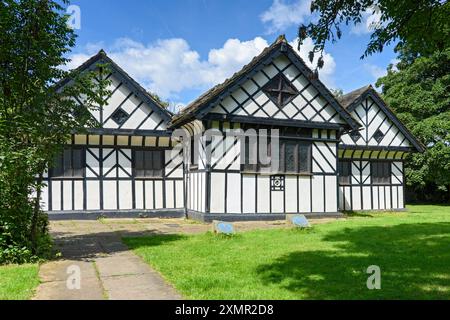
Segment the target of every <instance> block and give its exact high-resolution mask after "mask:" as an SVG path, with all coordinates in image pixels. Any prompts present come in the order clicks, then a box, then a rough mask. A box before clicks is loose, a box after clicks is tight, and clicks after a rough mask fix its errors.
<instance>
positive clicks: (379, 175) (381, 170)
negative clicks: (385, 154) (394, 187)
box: [371, 161, 392, 184]
mask: <svg viewBox="0 0 450 320" xmlns="http://www.w3.org/2000/svg"><path fill="white" fill-rule="evenodd" d="M391 170H392V169H391V163H390V162H388V161H376V162H372V163H371V175H372V183H373V184H390V183H391V176H392V171H391Z"/></svg>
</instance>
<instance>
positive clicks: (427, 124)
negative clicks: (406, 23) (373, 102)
mask: <svg viewBox="0 0 450 320" xmlns="http://www.w3.org/2000/svg"><path fill="white" fill-rule="evenodd" d="M410 57H411V53H408V52H407V50H406V49H405V51H404V52H403V54H402V55H401V56H400V58H401V59H400V63H399V64H398V65H397V66H396V67H395V68H394V67H393V66H391V67H390V69H389V70H388V74H387V75H386V76H385V77H382V78H380V79H379V80H378V82H377V86H381V87H382V90H383V97H384V99H385V100H386V102H387V103H388V104H389V105H390V107H391V108H392V109H393V110H394V111H395V112H396V114H397V115H398V117H399V118H400V119H401V120H402V121H403V122H404V123H405V124H406V125H407V126H408V127H409V128H410V129H411V131H412V132H413V134H415V135H416V136H417V137H418V138H419V139H420V140H421V141H422V142H423V143H424V144H425V145H426V146H427V147H428V150H427V151H426V152H425V153H424V154H413V155H411V156H410V159H409V161H408V163H407V170H406V175H407V182H408V186H409V187H410V188H411V189H412V190H413V191H415V194H416V195H417V198H418V199H419V200H445V201H450V48H447V49H446V50H444V51H442V52H435V53H434V54H432V55H430V56H428V57H419V58H416V59H411V58H410Z"/></svg>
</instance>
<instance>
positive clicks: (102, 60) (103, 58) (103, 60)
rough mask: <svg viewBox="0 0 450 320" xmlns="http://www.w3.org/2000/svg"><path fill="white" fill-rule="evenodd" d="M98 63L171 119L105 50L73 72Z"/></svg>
mask: <svg viewBox="0 0 450 320" xmlns="http://www.w3.org/2000/svg"><path fill="white" fill-rule="evenodd" d="M99 64H107V65H108V67H109V68H110V69H111V72H112V73H113V75H114V76H116V77H117V78H119V80H120V81H121V82H122V83H124V84H126V85H128V86H129V87H130V89H131V90H132V91H133V92H134V93H135V94H136V95H137V96H138V97H139V98H140V99H141V100H142V101H144V102H145V103H147V104H148V105H149V106H150V108H151V109H152V110H153V111H154V112H156V113H157V114H159V115H160V116H161V117H162V119H164V120H165V121H167V122H169V121H170V120H171V119H172V113H171V112H169V111H168V110H166V109H165V108H164V107H163V106H162V105H161V104H160V103H159V102H158V101H156V100H155V99H154V98H153V97H152V95H151V94H150V93H149V92H147V90H145V89H144V88H143V87H142V86H141V85H140V84H139V83H138V82H136V81H135V80H134V79H133V78H132V77H131V76H130V75H128V73H127V72H125V70H123V69H122V68H121V67H120V66H119V65H118V64H117V63H115V62H114V61H113V60H112V59H111V58H110V57H108V55H107V54H106V52H105V51H104V50H103V49H102V50H100V51H99V52H98V53H97V54H96V55H94V56H92V57H91V58H89V59H88V60H86V61H85V62H84V63H83V64H82V65H80V66H79V67H78V68H76V69H74V70H73V71H74V72H84V71H88V70H94V69H95V68H96V67H97V65H99ZM71 81H72V79H71V78H66V79H62V80H61V81H59V82H58V83H57V84H56V87H57V88H62V87H64V86H66V85H67V84H69V83H70V82H71Z"/></svg>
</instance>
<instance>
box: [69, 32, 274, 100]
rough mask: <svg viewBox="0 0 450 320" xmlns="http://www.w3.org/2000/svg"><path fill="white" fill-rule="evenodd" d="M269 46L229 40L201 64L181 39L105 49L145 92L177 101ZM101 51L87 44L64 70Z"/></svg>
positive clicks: (122, 41) (258, 40) (125, 43)
mask: <svg viewBox="0 0 450 320" xmlns="http://www.w3.org/2000/svg"><path fill="white" fill-rule="evenodd" d="M267 46H268V43H267V41H266V40H264V39H263V38H260V37H256V38H254V39H253V40H250V41H240V40H238V39H229V40H227V41H226V42H225V44H224V46H223V47H222V48H220V49H212V50H211V51H210V52H209V55H208V59H207V60H204V59H203V60H202V59H201V57H200V55H199V53H198V52H197V51H195V50H192V49H191V48H190V46H189V44H188V43H187V42H186V41H185V40H184V39H176V38H175V39H165V40H158V41H156V42H155V43H151V44H148V45H145V44H143V43H140V42H137V41H134V40H132V39H129V38H120V39H117V40H116V41H115V42H114V43H113V44H112V45H110V46H105V49H106V51H107V53H108V55H109V56H110V57H111V58H112V59H113V60H114V61H116V62H117V63H118V64H119V65H120V66H121V67H122V68H123V69H124V70H126V71H127V72H128V73H129V74H130V75H131V76H132V77H133V78H135V79H136V80H137V81H139V82H140V83H141V84H142V85H143V86H144V87H145V88H146V89H148V90H150V91H152V92H156V93H158V94H159V95H160V96H161V97H163V98H164V99H168V98H171V99H177V98H178V95H177V94H178V93H180V92H182V91H183V90H189V89H206V88H208V87H211V86H213V85H215V84H218V83H220V82H223V81H224V80H225V78H227V77H229V76H231V75H232V74H233V73H234V72H236V71H238V70H239V69H240V68H241V67H242V66H243V65H245V64H246V63H248V62H250V60H251V59H252V58H253V57H254V56H256V55H258V54H259V53H261V51H262V50H263V49H264V48H265V47H267ZM99 49H100V44H89V45H88V46H86V48H85V50H84V51H85V52H83V53H78V54H74V55H72V56H70V58H71V59H72V61H71V62H70V63H69V64H68V66H67V68H69V69H71V68H74V67H77V66H79V65H80V64H82V63H83V62H84V61H86V60H87V59H88V58H89V57H90V56H92V55H93V54H95V53H96V52H97V51H98V50H99Z"/></svg>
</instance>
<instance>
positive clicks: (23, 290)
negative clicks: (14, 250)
mask: <svg viewBox="0 0 450 320" xmlns="http://www.w3.org/2000/svg"><path fill="white" fill-rule="evenodd" d="M38 271H39V266H38V265H37V264H27V265H21V266H16V265H10V266H0V300H28V299H30V298H31V297H32V295H33V293H34V289H35V288H36V287H37V286H38V284H39V277H38Z"/></svg>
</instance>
